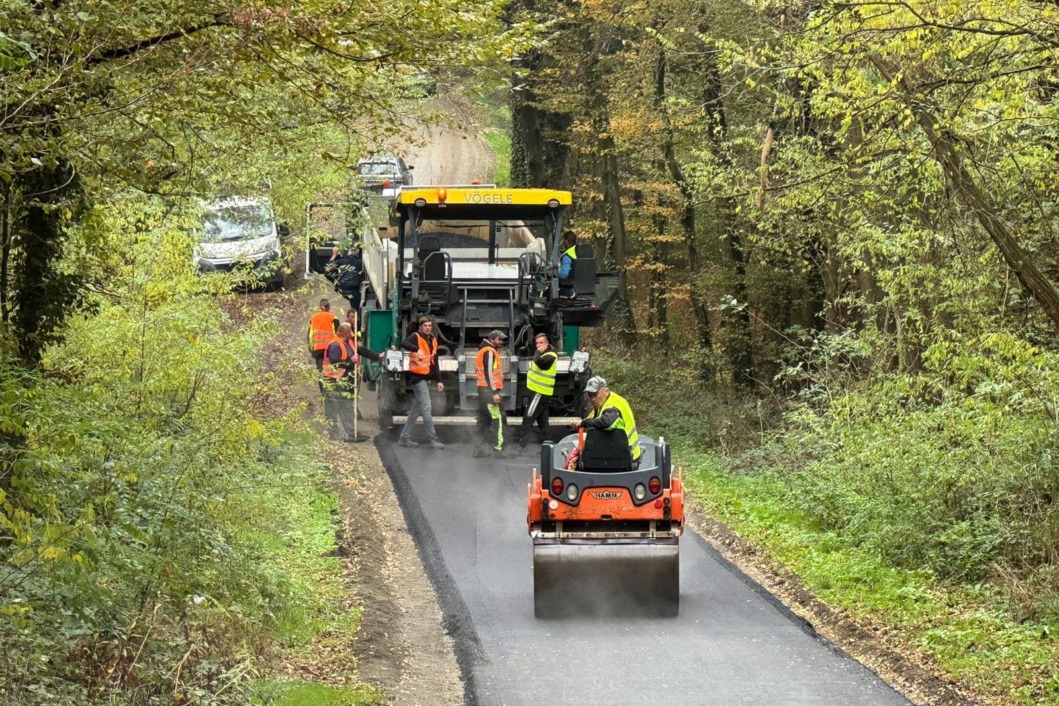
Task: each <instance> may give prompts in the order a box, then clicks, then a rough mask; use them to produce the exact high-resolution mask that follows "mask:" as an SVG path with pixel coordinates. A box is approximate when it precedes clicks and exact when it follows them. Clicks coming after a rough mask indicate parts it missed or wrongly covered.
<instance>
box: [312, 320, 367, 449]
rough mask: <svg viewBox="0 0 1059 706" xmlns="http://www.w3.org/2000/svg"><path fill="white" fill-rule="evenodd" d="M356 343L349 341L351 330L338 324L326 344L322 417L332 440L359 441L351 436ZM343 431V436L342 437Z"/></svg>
mask: <svg viewBox="0 0 1059 706" xmlns="http://www.w3.org/2000/svg"><path fill="white" fill-rule="evenodd" d="M359 362H360V358H359V356H358V355H357V343H356V340H355V339H354V338H353V327H352V326H350V325H349V324H346V323H342V324H339V325H338V330H337V331H336V332H335V335H334V336H333V337H332V338H331V340H330V341H329V342H328V344H327V348H326V349H325V353H324V363H323V371H322V373H323V378H322V379H321V383H322V388H323V391H324V414H326V415H327V423H328V427H329V428H330V433H331V438H332V439H343V438H344V439H345V440H346V441H359V439H357V438H356V435H355V432H354V430H355V428H356V407H355V406H354V404H353V398H354V396H355V395H356V374H357V368H356V366H357V364H358V363H359ZM343 430H344V431H345V436H343Z"/></svg>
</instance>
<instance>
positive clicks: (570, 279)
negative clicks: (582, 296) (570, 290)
mask: <svg viewBox="0 0 1059 706" xmlns="http://www.w3.org/2000/svg"><path fill="white" fill-rule="evenodd" d="M562 255H563V256H569V257H570V274H568V275H567V277H566V278H564V279H562V280H561V282H566V283H571V282H573V280H574V260H576V259H577V246H571V248H570V249H569V250H567V251H566V252H564V253H562ZM559 259H560V260H561V259H562V257H560V258H559Z"/></svg>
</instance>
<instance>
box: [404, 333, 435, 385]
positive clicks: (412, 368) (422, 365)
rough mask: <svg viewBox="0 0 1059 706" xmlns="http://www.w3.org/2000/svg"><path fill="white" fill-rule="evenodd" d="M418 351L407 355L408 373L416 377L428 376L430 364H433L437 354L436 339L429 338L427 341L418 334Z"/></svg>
mask: <svg viewBox="0 0 1059 706" xmlns="http://www.w3.org/2000/svg"><path fill="white" fill-rule="evenodd" d="M415 336H416V338H418V339H419V350H418V351H415V352H414V353H409V354H408V372H410V373H415V374H416V375H430V364H431V363H432V362H434V356H436V355H437V354H438V339H436V338H431V339H430V341H427V339H425V338H424V337H423V336H421V335H420V334H419V333H418V332H417V333H416V335H415Z"/></svg>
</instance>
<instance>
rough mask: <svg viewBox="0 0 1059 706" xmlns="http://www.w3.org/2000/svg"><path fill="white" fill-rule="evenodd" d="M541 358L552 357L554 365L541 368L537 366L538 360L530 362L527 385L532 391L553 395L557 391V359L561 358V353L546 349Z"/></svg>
mask: <svg viewBox="0 0 1059 706" xmlns="http://www.w3.org/2000/svg"><path fill="white" fill-rule="evenodd" d="M541 358H542V359H543V358H551V359H552V367H550V368H548V369H547V370H541V369H540V368H538V367H537V361H533V362H532V363H530V367H529V372H528V373H527V374H526V387H527V389H529V391H530V392H539V393H540V394H542V395H547V396H548V397H551V396H552V394H554V392H555V368H556V367H558V364H557V362H556V361H558V359H559V354H558V353H556V352H555V351H545V352H544V353H542V354H541Z"/></svg>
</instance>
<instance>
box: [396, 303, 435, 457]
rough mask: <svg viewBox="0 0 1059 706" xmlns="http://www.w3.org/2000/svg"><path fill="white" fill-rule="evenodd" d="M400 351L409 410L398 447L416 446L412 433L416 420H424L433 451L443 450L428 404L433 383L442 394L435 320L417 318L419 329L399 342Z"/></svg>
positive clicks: (424, 427)
mask: <svg viewBox="0 0 1059 706" xmlns="http://www.w3.org/2000/svg"><path fill="white" fill-rule="evenodd" d="M401 348H403V349H404V350H406V351H408V354H409V355H408V379H409V381H411V383H412V393H413V394H414V398H413V400H412V408H411V409H410V410H408V418H407V419H406V420H405V423H404V427H403V428H402V429H401V438H400V439H399V440H398V442H397V443H398V444H400V445H401V446H419V444H418V443H417V442H415V441H412V430H413V429H415V425H416V419H417V418H419V417H422V418H423V430H424V431H426V433H427V443H428V444H429V445H430V448H432V449H443V448H445V444H443V443H441V440H440V439H439V438H438V432H437V430H436V429H434V416H433V413H432V410H431V403H430V388H429V387H428V385H430V384H431V383H433V384H436V385H437V388H438V392H444V391H445V384H444V383H443V382H442V381H441V369H440V368H439V367H438V339H437V338H436V337H435V336H434V319H432V318H430V317H429V316H420V317H419V330H418V331H416V332H415V333H413V334H412V335H410V336H409V337H408V338H406V339H405V340H404V341H402V342H401Z"/></svg>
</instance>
